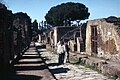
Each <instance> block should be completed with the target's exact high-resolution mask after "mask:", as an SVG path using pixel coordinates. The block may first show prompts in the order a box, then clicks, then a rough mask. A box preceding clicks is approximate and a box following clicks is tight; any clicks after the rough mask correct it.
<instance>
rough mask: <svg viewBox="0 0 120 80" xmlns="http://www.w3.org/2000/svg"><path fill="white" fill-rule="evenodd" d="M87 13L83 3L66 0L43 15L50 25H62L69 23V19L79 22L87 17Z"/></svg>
mask: <svg viewBox="0 0 120 80" xmlns="http://www.w3.org/2000/svg"><path fill="white" fill-rule="evenodd" d="M89 15H90V13H89V12H88V8H87V7H86V6H85V5H84V4H82V3H73V2H68V3H62V4H61V5H57V6H54V7H52V8H51V9H50V10H49V11H48V13H47V14H46V15H45V19H46V21H47V23H48V24H50V25H53V26H63V25H64V24H69V25H70V23H71V21H77V22H80V21H81V20H85V19H88V17H89Z"/></svg>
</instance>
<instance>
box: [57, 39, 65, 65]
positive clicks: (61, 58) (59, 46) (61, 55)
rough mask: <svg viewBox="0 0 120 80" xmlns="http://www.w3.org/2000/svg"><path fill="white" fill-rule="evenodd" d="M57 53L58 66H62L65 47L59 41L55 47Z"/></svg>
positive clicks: (61, 41)
mask: <svg viewBox="0 0 120 80" xmlns="http://www.w3.org/2000/svg"><path fill="white" fill-rule="evenodd" d="M57 53H58V54H59V58H58V63H59V65H61V64H64V57H65V45H64V41H63V40H60V44H59V45H58V47H57Z"/></svg>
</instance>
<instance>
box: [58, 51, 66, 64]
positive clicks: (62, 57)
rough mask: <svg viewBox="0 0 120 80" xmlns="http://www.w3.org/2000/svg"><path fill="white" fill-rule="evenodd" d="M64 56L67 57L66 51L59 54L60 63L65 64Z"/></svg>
mask: <svg viewBox="0 0 120 80" xmlns="http://www.w3.org/2000/svg"><path fill="white" fill-rule="evenodd" d="M64 57H65V53H61V54H59V59H58V61H59V62H58V63H59V64H64Z"/></svg>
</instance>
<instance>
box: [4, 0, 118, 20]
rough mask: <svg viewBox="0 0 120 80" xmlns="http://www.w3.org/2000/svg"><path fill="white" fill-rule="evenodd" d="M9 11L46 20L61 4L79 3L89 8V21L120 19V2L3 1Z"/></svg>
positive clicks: (95, 0) (113, 0) (82, 0)
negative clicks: (54, 8) (53, 8)
mask: <svg viewBox="0 0 120 80" xmlns="http://www.w3.org/2000/svg"><path fill="white" fill-rule="evenodd" d="M3 2H4V3H5V4H6V6H7V7H8V9H10V10H12V12H13V13H16V12H26V13H27V14H28V15H29V16H30V17H31V18H32V21H34V19H37V21H38V22H40V21H42V20H45V19H44V16H45V14H46V13H47V12H48V10H49V9H50V8H51V7H53V6H56V5H58V4H61V3H66V2H79V3H83V4H84V5H86V7H88V8H89V12H90V17H89V20H92V19H97V18H105V17H109V16H117V17H120V0H3Z"/></svg>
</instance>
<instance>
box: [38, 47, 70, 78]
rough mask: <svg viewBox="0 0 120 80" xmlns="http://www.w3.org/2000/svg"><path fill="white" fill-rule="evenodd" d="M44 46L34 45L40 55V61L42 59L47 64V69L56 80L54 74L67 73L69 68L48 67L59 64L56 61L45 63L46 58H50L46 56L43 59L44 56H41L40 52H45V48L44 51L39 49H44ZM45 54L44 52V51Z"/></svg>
mask: <svg viewBox="0 0 120 80" xmlns="http://www.w3.org/2000/svg"><path fill="white" fill-rule="evenodd" d="M44 48H45V47H43V46H42V47H41V46H36V50H37V52H38V54H39V56H40V57H41V59H42V61H44V63H45V64H46V65H47V67H48V69H49V71H50V72H51V74H52V76H53V77H54V79H56V80H58V79H57V78H56V77H55V74H60V73H67V72H68V71H69V70H70V69H69V68H63V67H61V68H55V69H50V68H49V66H59V64H58V63H50V64H47V63H46V60H50V59H48V58H47V57H46V59H44V57H42V56H41V52H47V51H46V50H45V51H41V50H40V49H44ZM44 54H45V53H44Z"/></svg>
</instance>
